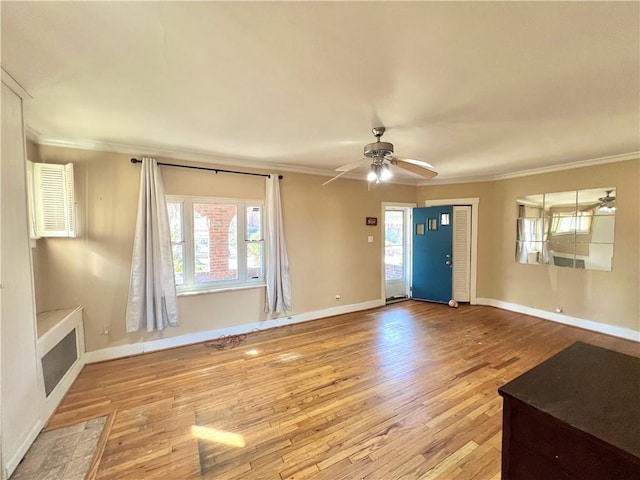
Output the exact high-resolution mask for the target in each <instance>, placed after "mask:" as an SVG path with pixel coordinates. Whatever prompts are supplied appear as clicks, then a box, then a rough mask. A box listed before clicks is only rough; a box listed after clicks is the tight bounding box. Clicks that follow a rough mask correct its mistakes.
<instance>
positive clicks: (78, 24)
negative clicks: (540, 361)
mask: <svg viewBox="0 0 640 480" xmlns="http://www.w3.org/2000/svg"><path fill="white" fill-rule="evenodd" d="M1 9H2V12H1V13H2V67H3V68H4V69H5V70H6V71H7V72H8V73H10V74H11V75H12V76H13V77H14V78H15V80H16V81H17V82H19V83H20V84H21V85H22V86H23V87H24V88H25V89H26V90H27V91H28V92H29V93H30V94H31V95H32V96H33V99H32V100H29V101H28V102H27V103H26V106H25V112H26V113H25V115H26V122H27V124H28V128H29V131H30V132H31V135H32V137H34V138H35V139H37V140H38V141H40V142H42V143H52V144H70V145H76V146H94V147H97V148H108V149H111V150H122V151H127V152H131V153H136V152H138V153H156V154H158V155H167V156H175V157H177V158H198V159H201V160H205V161H206V160H209V161H211V162H216V163H221V162H223V163H233V164H237V165H246V166H261V165H265V167H267V166H269V167H271V166H273V165H274V164H275V165H279V166H280V168H283V169H285V170H286V169H291V168H298V169H300V168H301V169H303V170H304V169H309V170H308V171H311V172H316V173H319V172H326V173H327V174H329V173H330V171H331V170H333V169H334V168H336V167H338V166H340V165H342V164H345V163H349V162H353V161H354V160H358V159H359V158H361V156H362V147H363V145H364V144H365V143H369V142H371V141H373V140H374V139H373V136H372V135H371V132H370V129H371V128H372V127H374V126H378V125H384V126H385V127H387V129H388V130H387V133H386V134H385V136H384V138H383V140H386V141H388V142H392V143H394V145H395V149H396V153H397V154H399V155H402V156H406V157H412V158H417V159H421V160H426V161H428V162H430V163H432V164H433V165H434V166H435V168H436V169H437V170H438V171H439V172H440V175H439V177H438V179H441V180H445V181H456V180H458V181H459V180H461V179H469V178H495V177H496V176H501V175H502V176H504V175H505V174H507V175H508V174H513V173H515V172H522V171H525V170H531V169H539V168H545V167H551V168H553V167H555V166H558V165H564V164H567V163H573V162H582V161H589V160H594V159H602V158H603V157H611V156H619V155H622V156H625V154H629V153H632V152H637V151H638V150H640V145H639V143H640V140H639V131H640V112H639V110H640V79H639V75H640V26H639V23H640V3H639V2H526V3H524V2H495V3H494V2H470V3H469V2H407V3H405V2H401V3H398V2H371V3H370V2H346V3H343V2H318V3H316V2H300V3H295V2H283V3H280V2H193V3H192V2H188V3H187V2H117V3H116V2H7V1H2V2H1ZM616 158H618V157H616ZM400 178H401V179H404V180H405V181H407V180H411V181H414V182H417V181H420V178H419V177H417V176H414V175H413V174H409V173H406V175H405V176H404V177H400Z"/></svg>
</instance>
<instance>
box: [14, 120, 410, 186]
mask: <svg viewBox="0 0 640 480" xmlns="http://www.w3.org/2000/svg"><path fill="white" fill-rule="evenodd" d="M26 133H27V139H28V140H30V141H32V142H34V143H37V144H38V145H45V146H52V147H61V148H75V149H79V150H91V151H99V152H111V153H120V154H124V155H134V156H136V155H139V156H150V157H162V158H166V159H172V160H182V161H193V162H200V163H206V164H211V165H218V166H223V165H224V166H231V167H243V168H255V169H258V170H267V171H271V173H279V172H291V173H302V174H306V175H317V176H322V177H333V176H335V175H336V171H335V170H324V169H320V168H311V167H300V166H296V165H287V164H283V163H272V162H257V161H255V160H248V159H246V158H241V157H232V156H224V157H222V156H218V155H213V154H210V153H205V152H197V151H187V150H185V151H183V150H180V151H178V150H172V149H167V148H161V147H141V146H139V145H128V144H123V143H110V142H94V141H68V140H56V139H49V138H42V137H41V136H40V135H39V134H38V132H37V131H36V130H34V129H33V128H31V127H29V126H27V127H26ZM341 178H348V179H351V180H360V181H363V182H364V181H366V180H365V179H364V178H363V176H362V174H357V173H347V174H345V175H342V176H341ZM386 183H392V184H395V185H410V186H415V185H416V182H415V181H411V180H403V179H397V180H395V181H394V180H392V181H389V182H386Z"/></svg>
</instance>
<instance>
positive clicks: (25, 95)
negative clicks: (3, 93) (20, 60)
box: [0, 67, 33, 100]
mask: <svg viewBox="0 0 640 480" xmlns="http://www.w3.org/2000/svg"><path fill="white" fill-rule="evenodd" d="M0 68H1V69H2V74H1V78H2V83H4V84H5V85H6V86H7V87H9V88H10V89H11V90H12V91H13V92H14V93H15V94H16V95H18V96H19V97H20V98H22V99H23V100H30V99H32V98H33V95H31V94H30V93H29V92H28V91H27V90H26V89H25V88H24V87H23V86H22V85H20V83H19V82H18V81H17V80H16V79H15V78H13V76H12V75H11V74H10V73H9V72H7V71H6V70H5V69H4V67H0Z"/></svg>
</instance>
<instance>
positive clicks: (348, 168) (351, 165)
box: [336, 158, 371, 172]
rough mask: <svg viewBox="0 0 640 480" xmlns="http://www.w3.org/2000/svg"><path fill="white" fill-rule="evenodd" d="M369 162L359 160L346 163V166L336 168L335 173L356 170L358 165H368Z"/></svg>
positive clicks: (362, 159) (368, 160) (368, 159)
mask: <svg viewBox="0 0 640 480" xmlns="http://www.w3.org/2000/svg"><path fill="white" fill-rule="evenodd" d="M370 161H371V159H370V158H361V159H360V160H358V161H357V162H351V163H347V164H346V165H342V166H341V167H338V168H336V172H349V171H351V170H353V169H354V168H358V167H359V166H360V165H364V164H365V163H368V162H370Z"/></svg>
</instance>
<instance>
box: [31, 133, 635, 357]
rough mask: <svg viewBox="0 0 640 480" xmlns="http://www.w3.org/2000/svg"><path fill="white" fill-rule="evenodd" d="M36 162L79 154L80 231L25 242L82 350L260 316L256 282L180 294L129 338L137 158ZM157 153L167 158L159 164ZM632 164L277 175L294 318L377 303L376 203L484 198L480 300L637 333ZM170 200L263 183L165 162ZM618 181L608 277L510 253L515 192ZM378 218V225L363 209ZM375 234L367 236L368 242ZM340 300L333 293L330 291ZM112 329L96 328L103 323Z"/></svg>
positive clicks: (46, 151)
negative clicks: (175, 320)
mask: <svg viewBox="0 0 640 480" xmlns="http://www.w3.org/2000/svg"><path fill="white" fill-rule="evenodd" d="M28 147H29V152H30V158H31V159H32V160H35V161H47V162H55V163H66V162H73V163H74V168H75V177H76V191H77V200H78V207H79V220H80V222H79V223H80V236H79V238H76V239H56V238H50V239H41V240H38V241H37V247H36V248H35V249H33V258H34V271H35V283H36V305H37V309H38V311H39V312H40V311H45V310H51V309H56V308H64V307H70V306H73V305H78V304H81V305H84V307H85V331H86V344H87V350H89V351H91V350H97V349H100V348H104V347H108V346H117V345H124V344H129V343H135V342H140V341H146V340H152V339H158V338H166V337H171V336H177V335H184V334H187V333H194V332H200V331H207V330H212V329H217V328H223V327H230V326H236V325H242V324H246V323H251V322H256V321H260V320H265V319H266V317H265V314H264V313H263V311H264V288H254V289H249V290H242V291H234V292H224V293H212V294H204V295H195V296H184V297H180V298H179V309H180V317H181V326H180V327H179V328H175V329H173V328H168V329H166V330H165V331H164V332H160V333H158V332H156V333H153V334H147V333H146V332H141V333H135V334H127V333H126V332H125V322H124V315H125V308H126V299H127V292H128V282H129V269H130V264H131V249H132V243H133V233H134V225H135V217H136V209H137V195H138V182H139V175H140V166H139V165H132V164H131V163H130V161H129V158H130V156H127V155H121V154H112V153H104V152H93V151H87V150H79V149H64V148H58V147H49V146H39V147H38V146H34V145H32V144H31V145H29V146H28ZM159 160H162V159H159ZM639 166H640V162H638V161H628V162H621V163H616V164H608V165H601V166H594V167H588V168H581V169H574V170H567V171H562V172H557V173H551V174H545V175H537V176H529V177H522V178H515V179H509V180H501V181H495V182H483V183H468V184H453V185H431V186H426V187H417V188H416V187H411V186H402V185H384V186H381V187H377V188H373V189H372V190H371V191H367V186H366V183H365V182H361V181H355V180H347V179H341V180H340V181H336V182H333V183H332V184H330V185H328V186H326V187H322V186H321V184H322V182H323V181H324V178H323V177H319V176H313V175H303V174H295V173H286V172H285V173H284V179H283V180H282V183H281V193H282V203H283V210H284V212H283V214H284V218H285V235H286V240H287V243H288V249H289V258H290V269H291V279H292V290H293V312H292V313H294V314H299V313H306V312H312V311H317V310H323V309H327V308H331V307H335V306H340V305H351V304H356V303H360V302H366V301H371V300H378V299H380V297H381V275H382V268H381V256H382V253H381V248H382V245H381V243H380V242H381V239H382V223H383V222H382V221H381V220H382V219H381V218H380V216H381V203H382V202H398V203H412V202H417V203H418V205H424V201H425V200H426V199H442V198H465V197H479V198H480V204H479V207H478V208H479V210H478V211H479V222H478V225H479V226H478V278H477V295H478V297H480V298H491V299H496V300H501V301H504V302H511V303H516V304H519V305H524V306H529V307H533V308H537V309H541V310H546V311H554V310H555V308H556V307H558V306H562V307H563V309H564V313H566V314H567V315H571V316H575V317H578V318H583V319H588V320H593V321H596V322H601V323H604V324H609V325H614V326H621V327H625V328H630V329H635V330H640V325H639V324H638V323H639V321H638V318H639V316H640V300H639V298H640V295H638V292H639V291H640V281H639V273H638V272H639V266H640V265H639V262H640V259H639V257H638V250H639V246H640V239H639V224H640V220H639V212H640V199H639V194H638V190H639V177H640V172H639ZM162 174H163V178H164V181H165V189H166V192H167V193H168V194H176V195H180V194H190V195H201V196H219V197H236V198H258V199H259V198H263V197H264V190H265V189H264V180H263V179H262V178H261V177H247V176H238V175H229V174H223V173H220V174H218V175H216V174H213V173H208V172H202V171H197V170H187V169H177V168H171V167H163V168H162ZM603 186H615V187H616V194H617V197H618V210H617V213H616V232H615V236H616V237H615V240H616V245H615V258H614V262H615V266H614V269H613V271H612V272H598V271H584V270H572V269H568V268H558V267H554V266H546V265H545V266H538V265H521V264H517V263H516V262H515V260H514V251H515V232H516V228H515V222H516V218H515V216H516V208H515V201H516V198H517V197H518V196H521V195H525V194H531V193H542V192H553V191H563V190H571V189H583V188H596V187H603ZM367 216H373V217H378V218H379V219H380V221H379V222H378V223H379V225H378V226H377V227H367V226H365V217H367ZM369 235H373V236H374V242H373V243H367V236H369ZM336 294H340V295H341V296H342V298H341V300H339V301H337V300H336V299H335V295H336ZM105 326H108V327H109V328H110V329H111V334H110V335H102V334H101V332H102V329H103V327H105Z"/></svg>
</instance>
